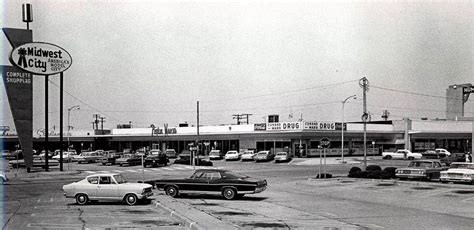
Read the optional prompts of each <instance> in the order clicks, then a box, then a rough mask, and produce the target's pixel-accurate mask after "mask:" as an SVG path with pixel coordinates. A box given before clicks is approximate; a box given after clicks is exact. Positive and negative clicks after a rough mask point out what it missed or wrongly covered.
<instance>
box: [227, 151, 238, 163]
mask: <svg viewBox="0 0 474 230" xmlns="http://www.w3.org/2000/svg"><path fill="white" fill-rule="evenodd" d="M225 160H226V161H230V160H240V154H239V152H237V151H228V152H227V153H226V154H225Z"/></svg>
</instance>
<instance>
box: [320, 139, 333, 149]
mask: <svg viewBox="0 0 474 230" xmlns="http://www.w3.org/2000/svg"><path fill="white" fill-rule="evenodd" d="M319 143H320V145H321V147H323V148H329V145H330V144H331V141H330V140H329V138H327V137H323V138H321V140H320V141H319Z"/></svg>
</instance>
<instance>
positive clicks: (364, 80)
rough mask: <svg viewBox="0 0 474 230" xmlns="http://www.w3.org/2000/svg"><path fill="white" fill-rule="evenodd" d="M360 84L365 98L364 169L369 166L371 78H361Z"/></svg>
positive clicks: (363, 119)
mask: <svg viewBox="0 0 474 230" xmlns="http://www.w3.org/2000/svg"><path fill="white" fill-rule="evenodd" d="M359 85H360V87H362V92H363V100H364V112H363V114H362V122H363V123H364V170H365V169H366V168H367V120H368V119H369V113H367V91H368V90H369V80H367V78H366V77H363V78H361V79H360V80H359Z"/></svg>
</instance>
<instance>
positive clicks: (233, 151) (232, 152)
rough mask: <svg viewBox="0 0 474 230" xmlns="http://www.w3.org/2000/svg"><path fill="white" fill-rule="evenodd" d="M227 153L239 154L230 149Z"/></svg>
mask: <svg viewBox="0 0 474 230" xmlns="http://www.w3.org/2000/svg"><path fill="white" fill-rule="evenodd" d="M227 154H237V152H234V151H230V152H227Z"/></svg>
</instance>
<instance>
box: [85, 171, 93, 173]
mask: <svg viewBox="0 0 474 230" xmlns="http://www.w3.org/2000/svg"><path fill="white" fill-rule="evenodd" d="M84 172H85V173H94V172H93V171H84Z"/></svg>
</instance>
